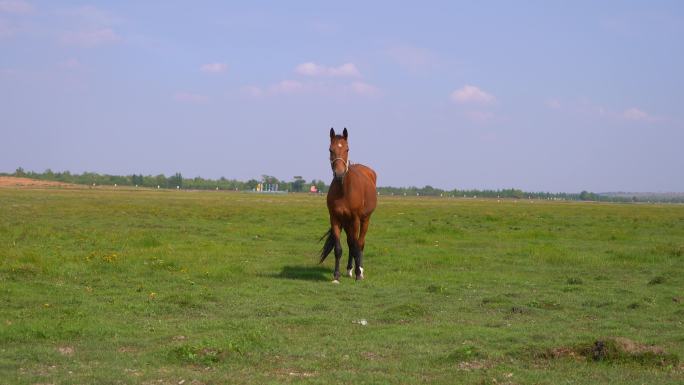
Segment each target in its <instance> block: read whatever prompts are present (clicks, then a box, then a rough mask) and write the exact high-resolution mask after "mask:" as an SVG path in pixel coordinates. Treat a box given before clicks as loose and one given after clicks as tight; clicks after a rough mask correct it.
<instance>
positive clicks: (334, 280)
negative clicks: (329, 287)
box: [332, 279, 340, 284]
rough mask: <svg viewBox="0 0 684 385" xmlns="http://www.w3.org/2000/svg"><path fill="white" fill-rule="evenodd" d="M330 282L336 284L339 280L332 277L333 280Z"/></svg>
mask: <svg viewBox="0 0 684 385" xmlns="http://www.w3.org/2000/svg"><path fill="white" fill-rule="evenodd" d="M332 283H334V284H338V283H340V281H338V280H336V279H333V280H332Z"/></svg>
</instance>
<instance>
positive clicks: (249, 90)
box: [241, 86, 264, 98]
mask: <svg viewBox="0 0 684 385" xmlns="http://www.w3.org/2000/svg"><path fill="white" fill-rule="evenodd" d="M241 91H242V92H243V93H245V94H247V95H248V96H251V97H253V98H258V97H261V96H263V95H264V90H263V89H261V87H257V86H244V87H242V89H241Z"/></svg>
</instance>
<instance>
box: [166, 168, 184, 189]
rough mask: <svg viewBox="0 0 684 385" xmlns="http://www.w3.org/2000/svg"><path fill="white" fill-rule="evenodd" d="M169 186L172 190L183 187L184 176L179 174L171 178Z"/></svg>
mask: <svg viewBox="0 0 684 385" xmlns="http://www.w3.org/2000/svg"><path fill="white" fill-rule="evenodd" d="M168 185H169V187H170V188H176V187H181V188H182V187H183V176H182V175H181V173H179V172H177V173H175V174H173V176H170V177H169V182H168Z"/></svg>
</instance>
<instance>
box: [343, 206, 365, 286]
mask: <svg viewBox="0 0 684 385" xmlns="http://www.w3.org/2000/svg"><path fill="white" fill-rule="evenodd" d="M360 229H361V221H360V219H359V218H354V220H353V221H352V223H351V225H350V226H349V229H348V230H347V229H345V231H346V233H347V245H348V246H349V261H347V275H349V276H350V277H351V270H352V258H353V259H354V264H355V265H356V268H355V269H354V274H355V275H356V279H357V280H359V279H363V266H362V262H361V249H360V247H359V230H360Z"/></svg>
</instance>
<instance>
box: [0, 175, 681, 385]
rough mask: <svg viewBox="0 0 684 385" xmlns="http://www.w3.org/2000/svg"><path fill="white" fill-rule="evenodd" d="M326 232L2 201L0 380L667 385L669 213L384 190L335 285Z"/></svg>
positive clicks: (198, 204)
mask: <svg viewBox="0 0 684 385" xmlns="http://www.w3.org/2000/svg"><path fill="white" fill-rule="evenodd" d="M327 229H328V218H327V210H326V208H325V198H324V197H322V196H321V197H319V196H308V195H286V196H276V195H256V194H246V193H245V194H239V193H222V192H184V191H180V192H176V191H173V192H171V191H132V190H120V191H115V190H88V189H75V190H64V189H43V190H40V189H35V190H30V189H12V188H5V189H0V383H1V384H38V383H40V384H181V385H183V384H195V385H196V384H226V383H240V384H246V383H253V384H268V383H272V384H277V383H312V384H330V383H348V384H352V383H353V384H416V383H426V384H597V383H600V384H676V383H679V384H681V383H683V382H684V366H682V363H681V361H680V359H684V324H683V322H684V206H682V205H621V204H593V203H569V202H563V203H551V202H529V201H518V202H514V201H502V202H497V201H496V200H472V199H471V200H465V199H448V198H442V199H438V198H391V197H381V199H380V200H379V203H378V209H377V211H376V213H375V214H374V217H373V218H372V222H371V227H370V230H369V234H368V239H367V245H366V252H365V274H366V280H365V281H361V282H355V281H354V280H352V279H350V278H344V279H342V282H341V283H340V284H339V285H333V284H331V283H330V279H331V274H332V262H333V258H329V259H328V260H327V261H326V262H325V263H324V264H323V265H318V263H317V262H318V260H317V253H318V250H319V248H320V246H321V244H320V243H318V238H319V237H320V236H321V235H322V234H323V233H324V232H325V231H327ZM345 246H346V245H345ZM346 253H347V250H346V247H345V257H344V258H345V259H344V261H345V262H346ZM343 263H344V262H343ZM362 320H365V321H366V322H361V321H362ZM364 323H366V324H365V325H364ZM615 338H618V339H617V340H615ZM621 338H622V339H621ZM626 339H628V340H626ZM596 341H600V342H601V343H605V345H606V346H608V347H610V348H606V349H605V351H604V350H602V349H598V348H597V347H596V346H595V342H596ZM625 341H627V342H625ZM630 341H631V342H630ZM621 344H622V345H621ZM626 345H630V346H631V347H629V348H628V349H626V348H624V346H626ZM652 345H653V346H652ZM616 346H617V347H616ZM592 349H593V353H592ZM597 350H600V351H599V352H598V353H597ZM592 354H594V355H596V358H597V360H594V358H593V356H592Z"/></svg>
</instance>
